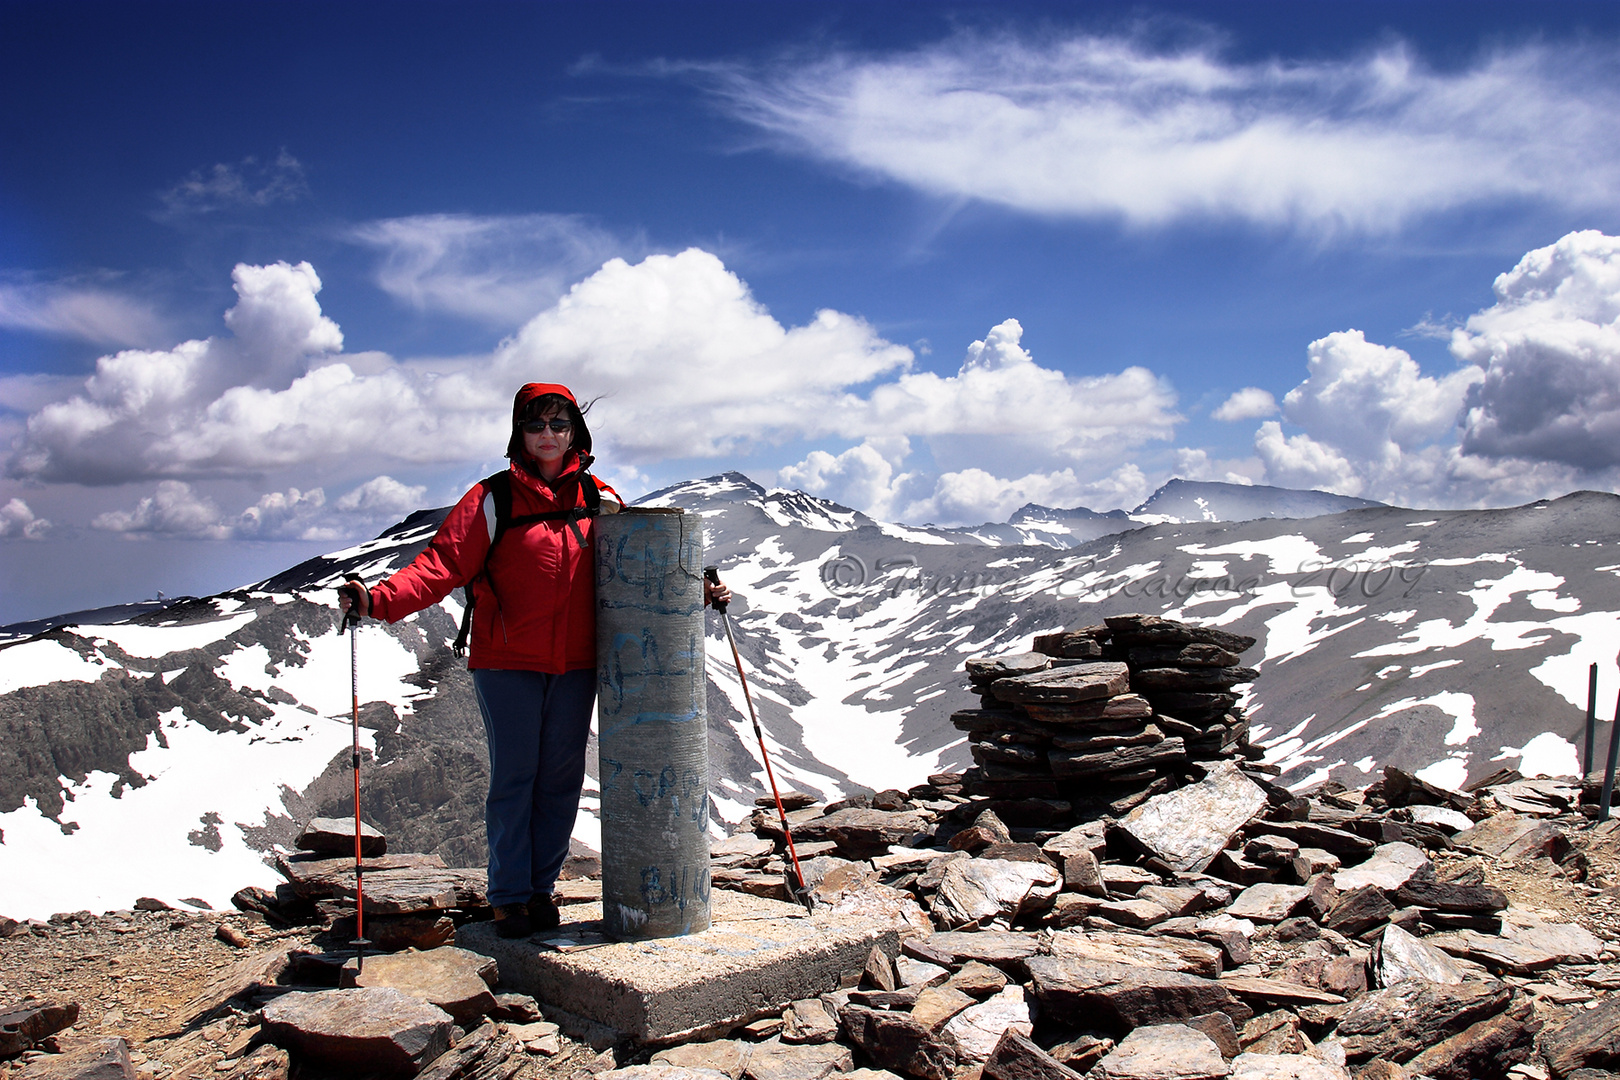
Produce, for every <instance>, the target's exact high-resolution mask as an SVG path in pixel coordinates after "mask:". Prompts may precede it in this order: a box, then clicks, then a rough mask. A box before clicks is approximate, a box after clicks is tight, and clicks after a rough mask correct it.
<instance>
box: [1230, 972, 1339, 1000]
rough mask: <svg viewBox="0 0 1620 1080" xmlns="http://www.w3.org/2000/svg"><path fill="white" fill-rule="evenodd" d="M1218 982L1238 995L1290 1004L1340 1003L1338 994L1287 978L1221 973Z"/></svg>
mask: <svg viewBox="0 0 1620 1080" xmlns="http://www.w3.org/2000/svg"><path fill="white" fill-rule="evenodd" d="M1220 984H1221V985H1222V986H1224V987H1226V988H1227V989H1228V990H1230V991H1231V992H1232V993H1234V994H1237V995H1239V996H1240V997H1254V998H1262V999H1264V1000H1266V1001H1276V1002H1280V1003H1287V1004H1292V1005H1342V1004H1344V998H1342V997H1340V996H1339V995H1338V994H1332V993H1329V992H1328V991H1326V990H1319V989H1317V988H1316V987H1314V986H1306V985H1305V984H1304V983H1296V982H1289V981H1288V980H1287V979H1267V978H1263V977H1260V976H1257V975H1222V976H1221V978H1220Z"/></svg>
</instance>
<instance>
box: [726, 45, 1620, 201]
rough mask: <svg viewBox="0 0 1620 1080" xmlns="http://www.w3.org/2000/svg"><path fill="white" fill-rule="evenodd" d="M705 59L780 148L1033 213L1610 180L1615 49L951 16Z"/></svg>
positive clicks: (1488, 190) (1518, 196) (1415, 195)
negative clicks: (747, 61) (812, 49)
mask: <svg viewBox="0 0 1620 1080" xmlns="http://www.w3.org/2000/svg"><path fill="white" fill-rule="evenodd" d="M721 74H722V79H721V84H720V85H721V88H722V94H723V99H724V101H725V102H726V104H727V106H728V107H729V108H730V109H731V110H732V111H733V112H734V113H735V114H736V115H738V116H739V117H741V118H743V119H744V120H746V121H748V122H750V123H752V124H755V125H757V126H759V127H760V128H763V129H764V130H766V131H769V132H772V133H774V134H776V135H778V136H779V137H780V138H781V139H782V140H783V142H784V143H785V145H787V146H788V147H789V148H790V149H794V150H798V151H801V152H805V153H809V154H811V155H814V156H817V157H820V158H823V159H825V160H828V161H831V162H835V163H838V164H842V165H846V166H850V167H853V168H855V169H857V170H860V171H863V172H866V173H868V174H872V175H876V176H880V177H884V178H887V179H890V180H893V181H897V182H899V183H902V184H906V185H909V186H911V187H914V188H917V189H919V190H921V191H923V192H927V193H930V194H934V195H938V196H942V197H947V198H963V197H965V198H972V199H979V200H983V201H986V202H990V203H998V204H1001V205H1004V206H1008V207H1012V208H1015V209H1018V210H1021V211H1027V212H1031V213H1036V214H1042V215H1073V216H1081V217H1092V218H1107V219H1118V220H1123V221H1125V222H1128V223H1130V224H1133V225H1148V226H1159V225H1164V224H1167V223H1170V222H1173V221H1176V220H1182V219H1188V218H1214V219H1238V220H1244V221H1249V222H1254V223H1258V224H1261V225H1265V226H1285V227H1287V226H1293V227H1301V228H1304V229H1306V230H1308V231H1313V232H1324V231H1336V230H1343V229H1354V230H1372V231H1384V230H1392V229H1394V228H1396V227H1397V226H1399V225H1401V224H1402V223H1403V222H1405V221H1407V220H1409V219H1411V218H1413V217H1414V216H1418V215H1422V214H1427V213H1431V212H1436V211H1444V210H1450V209H1454V208H1457V207H1463V206H1469V205H1475V204H1480V203H1490V202H1501V201H1503V200H1522V199H1531V200H1541V201H1545V202H1550V203H1553V204H1557V205H1576V206H1607V205H1609V204H1610V203H1611V202H1612V200H1613V198H1614V195H1615V192H1616V190H1617V188H1620V149H1617V148H1616V144H1615V141H1614V139H1613V138H1612V137H1611V133H1612V131H1613V128H1614V125H1615V122H1616V119H1617V118H1620V94H1617V92H1616V86H1615V82H1614V78H1613V73H1612V63H1611V62H1610V58H1609V57H1608V56H1606V55H1605V54H1604V53H1603V52H1602V51H1601V50H1600V49H1598V48H1597V47H1591V48H1583V47H1581V46H1578V45H1573V44H1569V43H1563V44H1558V45H1551V44H1546V45H1541V44H1538V45H1527V46H1520V47H1516V48H1511V49H1497V50H1495V51H1492V52H1489V53H1486V54H1483V55H1482V56H1480V57H1479V58H1478V59H1477V60H1475V61H1473V62H1471V63H1466V64H1462V65H1458V66H1448V67H1446V68H1444V69H1440V68H1435V67H1431V66H1429V65H1427V64H1425V63H1424V62H1423V60H1422V59H1421V57H1419V56H1418V55H1417V54H1416V53H1415V52H1414V51H1413V49H1412V48H1411V47H1409V46H1407V45H1404V44H1401V43H1392V44H1389V45H1387V46H1385V47H1383V48H1381V49H1379V50H1377V51H1376V52H1370V53H1367V54H1365V55H1360V56H1355V57H1351V58H1348V59H1338V60H1333V59H1308V60H1287V59H1268V60H1258V61H1251V62H1239V61H1235V60H1232V59H1230V58H1229V57H1227V56H1226V55H1224V54H1223V52H1222V50H1221V48H1220V47H1219V43H1218V42H1215V41H1213V40H1211V39H1209V38H1206V39H1203V40H1199V41H1195V42H1193V43H1191V44H1180V45H1174V46H1169V47H1165V46H1160V45H1156V44H1153V43H1150V42H1148V41H1146V40H1144V39H1141V38H1138V37H1132V36H1117V35H1105V34H1093V33H1083V32H1069V33H1060V34H1054V35H1051V36H1049V37H1045V38H1043V39H1041V40H1038V41H1037V40H1026V39H1020V38H1017V37H1013V36H1008V35H1003V36H986V35H977V34H970V33H962V34H958V35H956V36H954V37H952V38H950V39H948V40H945V41H943V42H939V43H936V44H932V45H927V46H924V47H921V48H917V49H914V50H911V51H906V52H890V53H875V54H853V53H833V54H830V55H823V56H822V57H820V58H819V59H812V60H809V61H794V60H787V61H783V62H781V63H778V64H776V65H775V66H773V68H772V69H771V70H769V71H762V72H747V71H742V70H738V69H733V70H730V71H727V72H722V73H721Z"/></svg>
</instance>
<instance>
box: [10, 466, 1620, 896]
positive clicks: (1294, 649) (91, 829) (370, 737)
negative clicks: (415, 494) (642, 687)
mask: <svg viewBox="0 0 1620 1080" xmlns="http://www.w3.org/2000/svg"><path fill="white" fill-rule="evenodd" d="M655 496H656V498H657V500H658V501H660V502H665V503H672V504H679V505H683V506H684V508H686V509H688V510H690V511H692V512H694V513H698V514H700V515H701V516H702V517H703V521H704V526H705V533H706V539H707V550H706V561H708V562H714V563H717V564H718V565H719V566H720V567H721V568H722V573H723V574H724V576H725V578H726V580H727V582H728V584H730V585H731V586H732V588H733V589H734V590H735V591H736V593H737V600H736V601H734V603H733V606H732V619H733V624H734V626H735V628H736V632H737V639H738V646H739V649H740V650H741V652H742V655H743V658H744V663H745V665H746V666H747V669H748V674H749V682H750V685H751V687H752V688H753V690H754V693H755V701H756V704H757V705H758V707H759V710H760V719H761V723H762V725H763V727H764V728H765V730H766V733H767V738H768V739H770V740H771V741H772V743H773V745H774V746H775V747H776V749H775V750H773V765H774V766H776V767H777V769H778V771H779V775H780V776H781V777H782V779H783V782H784V783H785V784H787V785H788V786H794V787H799V788H802V789H805V790H808V791H811V792H813V793H816V794H819V795H821V796H823V797H825V798H828V799H832V798H836V797H839V796H840V795H841V794H843V793H847V792H851V791H856V790H862V789H880V788H884V787H901V788H904V787H907V786H909V785H910V784H913V783H916V782H918V781H919V780H920V779H922V778H923V777H925V776H926V775H928V774H929V773H932V772H937V771H941V770H944V769H949V768H954V767H960V766H963V765H965V764H966V763H967V757H968V755H967V753H966V748H965V746H964V744H963V741H962V737H961V733H960V732H958V731H957V730H955V728H954V727H953V726H952V725H951V724H950V716H951V714H952V712H954V711H955V710H957V709H960V708H967V707H971V706H973V705H974V704H975V703H976V700H977V699H976V698H974V697H973V696H972V695H971V694H969V693H968V692H967V690H966V688H965V686H964V680H963V677H962V672H961V669H962V664H963V662H964V661H965V660H966V658H967V657H968V656H971V655H978V654H984V653H998V652H1012V651H1018V650H1020V649H1026V648H1028V647H1029V644H1030V642H1031V640H1032V639H1033V636H1034V635H1035V634H1038V633H1046V632H1050V631H1053V630H1058V629H1063V628H1067V627H1075V626H1082V625H1088V624H1092V623H1096V622H1098V621H1100V620H1101V619H1102V618H1103V617H1105V616H1108V615H1116V614H1125V613H1129V612H1136V611H1140V612H1145V613H1148V614H1158V615H1166V616H1169V617H1173V618H1179V619H1183V620H1185V621H1190V622H1195V623H1199V624H1203V625H1212V626H1220V627H1222V628H1224V629H1228V630H1231V631H1233V632H1236V633H1242V634H1248V635H1250V636H1253V637H1255V638H1256V639H1257V640H1258V641H1259V644H1258V645H1257V646H1256V647H1255V649H1254V650H1253V651H1252V652H1251V653H1250V654H1248V655H1246V656H1245V657H1244V662H1245V663H1246V664H1249V665H1251V666H1254V667H1256V668H1257V669H1258V670H1259V672H1260V678H1259V680H1258V681H1257V682H1256V683H1255V684H1254V685H1253V687H1252V688H1250V690H1249V692H1248V693H1247V694H1246V695H1245V697H1244V699H1243V703H1244V704H1245V705H1246V707H1247V708H1248V710H1249V713H1250V716H1251V723H1252V725H1253V728H1254V732H1255V741H1256V742H1257V743H1259V744H1261V745H1263V746H1266V747H1267V748H1268V750H1267V755H1268V756H1267V760H1269V761H1270V762H1272V763H1273V764H1275V765H1276V766H1277V767H1278V768H1279V769H1280V770H1281V779H1282V781H1283V782H1284V783H1286V784H1287V785H1289V786H1292V787H1296V788H1297V787H1302V786H1308V785H1310V784H1313V783H1316V782H1318V781H1319V780H1322V779H1326V778H1333V779H1339V780H1342V781H1344V782H1346V783H1347V784H1350V785H1351V786H1355V785H1356V784H1362V783H1365V782H1367V780H1368V779H1369V777H1370V776H1371V774H1372V772H1374V771H1376V770H1378V769H1381V768H1382V767H1383V766H1384V765H1386V764H1394V765H1399V766H1400V767H1402V768H1406V769H1409V770H1411V771H1414V772H1418V773H1420V774H1422V775H1423V776H1424V777H1425V779H1429V780H1431V781H1433V782H1436V783H1442V784H1444V785H1447V786H1460V785H1461V784H1462V783H1463V782H1465V781H1467V780H1468V779H1471V778H1477V777H1478V776H1480V775H1483V774H1485V773H1488V772H1491V771H1494V770H1495V769H1497V768H1500V767H1502V766H1503V765H1513V766H1516V767H1519V768H1520V769H1521V770H1522V771H1527V772H1538V771H1539V772H1552V773H1570V772H1575V771H1578V768H1579V764H1578V761H1577V757H1578V752H1577V743H1578V738H1579V732H1580V730H1581V728H1582V727H1583V725H1584V715H1583V709H1584V704H1585V689H1586V665H1587V664H1588V663H1591V662H1594V661H1596V662H1600V663H1602V664H1603V665H1605V667H1604V670H1605V671H1606V672H1608V674H1607V675H1605V679H1606V680H1608V681H1606V682H1605V683H1604V684H1603V685H1602V686H1601V687H1600V693H1602V694H1605V695H1606V694H1608V693H1609V692H1610V691H1611V684H1612V681H1613V677H1614V672H1613V669H1612V667H1611V666H1609V665H1611V663H1612V657H1613V646H1612V642H1613V641H1614V640H1617V639H1620V555H1617V554H1616V550H1617V549H1620V513H1617V511H1620V497H1617V496H1615V495H1612V494H1609V493H1598V492H1580V493H1573V494H1571V495H1569V496H1565V497H1564V498H1562V499H1557V500H1543V501H1540V502H1537V503H1531V504H1528V505H1526V506H1523V507H1515V508H1508V509H1503V510H1490V511H1474V510H1464V511H1418V510H1408V509H1404V508H1400V507H1386V506H1377V507H1367V508H1361V509H1355V510H1350V511H1346V512H1343V513H1339V514H1333V515H1325V516H1321V517H1315V518H1311V519H1305V520H1285V519H1277V518H1268V519H1262V520H1254V521H1247V522H1221V521H1196V522H1183V523H1163V524H1154V525H1144V526H1141V527H1138V528H1134V529H1131V530H1129V531H1126V532H1118V533H1112V534H1108V535H1105V536H1103V537H1100V538H1097V539H1095V540H1090V541H1086V542H1083V543H1079V544H1076V545H1074V546H1073V547H1069V548H1056V547H1052V546H1049V545H1048V546H1041V545H1031V544H1025V545H1003V546H999V547H993V548H987V546H986V545H984V544H982V543H976V542H971V541H969V542H942V541H941V538H939V537H936V536H932V535H922V536H919V535H918V534H917V533H916V531H915V530H914V529H912V528H911V527H896V526H890V525H887V524H886V523H882V522H877V521H873V520H872V519H870V518H866V517H865V516H864V515H860V514H858V513H857V512H856V511H853V510H851V509H849V508H847V507H842V506H839V505H837V504H834V503H829V502H827V501H826V500H819V499H816V498H815V497H814V496H809V495H806V494H804V493H802V492H772V491H769V490H767V489H764V488H763V487H761V486H760V485H757V484H753V483H752V482H751V481H748V480H747V479H746V478H745V477H742V478H740V479H739V478H733V477H727V476H725V475H722V476H720V477H711V478H707V479H704V480H699V481H689V482H687V483H685V484H681V485H672V486H671V487H669V488H666V489H663V490H662V491H660V492H658V493H655ZM435 513H436V512H435V511H424V512H421V513H418V514H416V515H412V516H411V517H410V518H407V519H406V520H405V521H402V522H400V523H398V524H397V525H395V526H394V527H392V528H390V529H389V530H387V531H386V532H385V533H384V534H382V535H381V536H379V537H378V538H376V539H373V540H370V541H366V542H365V543H362V544H357V545H352V546H351V547H348V548H344V549H340V550H338V551H334V552H331V553H328V554H327V555H323V556H320V557H317V558H316V559H311V560H307V561H306V562H303V563H300V564H298V565H297V566H295V567H289V568H288V569H287V570H285V571H283V572H281V573H279V574H277V575H273V576H272V577H270V578H267V579H265V580H264V581H261V582H258V583H256V584H254V585H251V586H246V587H244V588H241V589H236V590H231V591H229V592H226V593H221V594H218V595H216V596H213V597H204V598H197V599H195V600H190V601H186V602H183V603H176V604H173V605H171V606H168V607H166V608H164V609H162V610H156V611H149V612H146V613H144V614H142V615H139V616H138V617H136V618H135V619H132V620H125V621H118V622H113V623H110V624H103V625H91V624H82V625H79V626H76V627H66V626H63V627H57V628H55V629H53V630H50V631H47V632H46V633H43V634H39V635H35V636H34V637H31V638H28V639H26V640H22V641H18V642H13V643H11V644H9V645H7V646H6V647H5V648H0V723H4V724H5V725H7V730H8V731H10V732H11V733H12V737H11V738H10V739H8V740H6V741H5V742H4V743H3V744H0V882H6V881H9V882H12V883H13V884H10V885H0V911H6V912H7V913H8V914H13V915H16V914H18V913H23V914H28V913H29V912H30V911H31V910H47V913H48V911H55V910H73V909H77V908H80V907H86V906H92V907H93V906H95V904H96V903H103V901H105V905H106V906H117V905H124V904H127V903H129V902H130V900H131V899H132V898H133V897H134V896H138V895H154V896H162V895H165V891H169V892H174V893H175V899H178V898H179V897H182V896H200V897H204V898H210V897H213V898H221V894H220V892H219V890H221V889H224V888H225V886H226V885H229V887H230V890H231V891H234V889H235V888H238V887H240V886H241V885H242V884H243V883H244V882H251V881H253V880H255V878H254V875H260V876H262V877H263V878H264V881H263V882H261V883H266V882H267V883H269V884H273V883H274V875H273V873H270V872H268V869H267V868H266V867H265V866H264V865H263V863H262V855H263V852H264V851H265V850H266V849H268V847H269V846H270V845H272V844H274V843H278V842H279V843H285V842H288V841H289V840H290V839H291V833H292V831H293V830H294V829H295V827H296V825H297V822H298V821H299V820H302V819H304V818H307V817H308V816H312V815H314V814H317V813H318V814H336V815H340V816H341V815H342V814H345V813H347V812H348V809H349V808H348V798H349V791H348V786H347V778H348V773H347V760H348V747H349V728H348V709H349V687H348V678H349V663H348V659H349V658H348V648H349V646H348V642H347V641H346V640H345V636H344V635H341V634H339V633H338V630H337V625H336V619H335V612H334V610H333V608H332V606H331V603H332V598H331V594H330V592H329V591H328V590H330V588H331V587H332V586H333V585H335V584H336V583H337V582H339V581H341V580H342V578H343V577H344V576H345V575H346V574H348V573H359V574H361V575H362V576H364V577H366V578H367V579H368V580H375V579H376V578H377V577H380V576H382V575H383V574H386V573H387V572H389V571H390V570H391V569H392V568H394V567H397V566H400V565H403V564H404V563H405V562H406V561H408V559H409V558H410V557H412V555H414V553H415V552H416V551H418V550H420V548H421V547H422V546H424V545H425V544H426V543H427V541H428V540H429V539H430V538H431V536H432V533H433V531H434V527H435V526H436V523H437V519H436V518H435V516H434V515H435ZM459 614H460V608H459V604H458V602H457V599H456V598H455V597H454V596H453V595H452V596H451V597H449V598H447V599H446V600H445V601H444V602H443V603H442V604H441V605H436V606H434V607H431V608H428V609H426V610H425V611H423V612H422V613H420V614H418V615H417V616H412V617H411V618H410V619H407V620H404V621H402V622H400V623H398V624H394V625H392V626H384V625H380V624H368V625H367V626H366V627H364V628H363V629H362V630H361V631H360V633H359V635H358V641H359V646H360V649H361V656H360V672H361V680H362V686H361V700H362V702H364V703H366V709H365V715H366V718H367V719H366V721H365V726H364V729H363V731H362V743H363V746H364V750H365V754H366V756H367V764H366V769H365V774H364V776H365V785H366V790H365V803H366V813H367V815H368V819H370V820H373V821H374V823H375V824H378V825H379V826H380V827H383V828H384V829H385V830H386V831H388V832H390V833H391V834H393V835H398V836H400V837H401V842H402V843H407V844H409V845H410V846H411V847H413V848H416V849H419V850H423V851H436V852H438V853H440V854H441V855H443V856H444V857H445V858H446V859H447V861H449V862H451V863H453V864H463V865H468V864H472V865H476V864H478V863H479V862H481V860H482V858H483V850H482V835H481V827H480V822H481V820H482V811H481V803H482V797H483V790H482V786H483V784H484V782H485V781H484V775H485V768H486V766H485V763H484V758H483V747H482V741H481V740H482V729H481V724H480V722H479V720H478V717H477V711H476V708H475V707H474V706H473V704H472V696H471V691H470V680H469V679H468V677H467V673H466V670H465V667H464V665H463V664H462V663H461V662H460V661H457V660H456V659H455V658H454V657H453V656H452V655H451V653H450V651H449V648H448V646H449V641H450V640H451V638H453V636H454V633H455V627H456V623H457V621H458V620H459ZM708 640H709V645H710V650H709V657H708V661H707V667H708V676H709V678H708V692H709V721H710V769H711V777H710V780H711V792H712V796H713V806H714V810H715V815H716V828H717V829H718V828H721V827H722V825H721V823H722V822H724V823H726V827H729V824H730V823H734V822H736V821H739V820H741V818H743V817H745V816H746V815H747V814H748V813H750V812H751V811H752V808H753V807H752V804H753V799H754V798H755V796H757V795H758V794H759V793H760V792H761V791H762V790H763V782H764V781H763V766H762V764H761V762H760V760H759V757H758V747H757V744H756V743H755V740H754V738H753V732H752V729H751V726H750V724H749V721H748V719H747V714H746V709H745V708H744V705H743V701H742V696H741V688H740V686H739V685H738V683H737V679H736V672H735V670H734V669H733V668H732V667H731V665H730V662H729V661H730V656H729V652H727V651H726V650H725V647H724V645H723V640H722V637H721V631H720V628H719V626H718V624H717V623H713V622H712V621H711V625H710V626H709V639H708ZM64 715H71V716H73V717H74V718H75V720H74V722H73V723H72V724H66V725H65V724H63V723H62V722H61V720H60V717H62V716H64ZM1606 723H1607V722H1606V721H1605V725H1604V726H1600V746H1601V745H1603V744H1602V742H1601V739H1602V738H1605V737H1607V727H1606ZM592 760H593V761H594V755H593V756H592ZM594 798H595V795H594V781H588V784H587V793H586V797H585V800H584V812H582V814H581V823H580V828H579V830H578V831H577V832H576V837H577V838H578V839H580V840H581V841H582V842H585V843H592V840H593V838H594V833H593V829H594V828H595V818H594V812H595V803H594ZM132 845H138V846H139V848H140V850H142V851H143V852H146V853H147V854H146V858H145V859H144V860H143V861H141V862H133V861H131V860H128V859H127V858H124V857H123V855H124V853H126V852H127V851H129V850H131V846H132ZM593 846H594V845H593ZM42 865H52V866H68V867H96V868H97V871H96V872H95V873H93V874H92V873H88V872H87V873H85V874H83V875H75V874H71V873H70V874H67V875H65V876H63V875H46V877H49V878H50V879H51V880H49V881H48V882H42V880H41V875H39V874H38V873H34V872H32V870H31V868H34V867H38V866H42ZM58 879H59V880H58ZM28 890H32V891H28ZM176 890H178V891H176ZM126 894H127V895H126ZM224 895H226V896H228V895H229V893H228V891H227V892H226V893H224ZM98 898H101V899H98Z"/></svg>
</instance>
